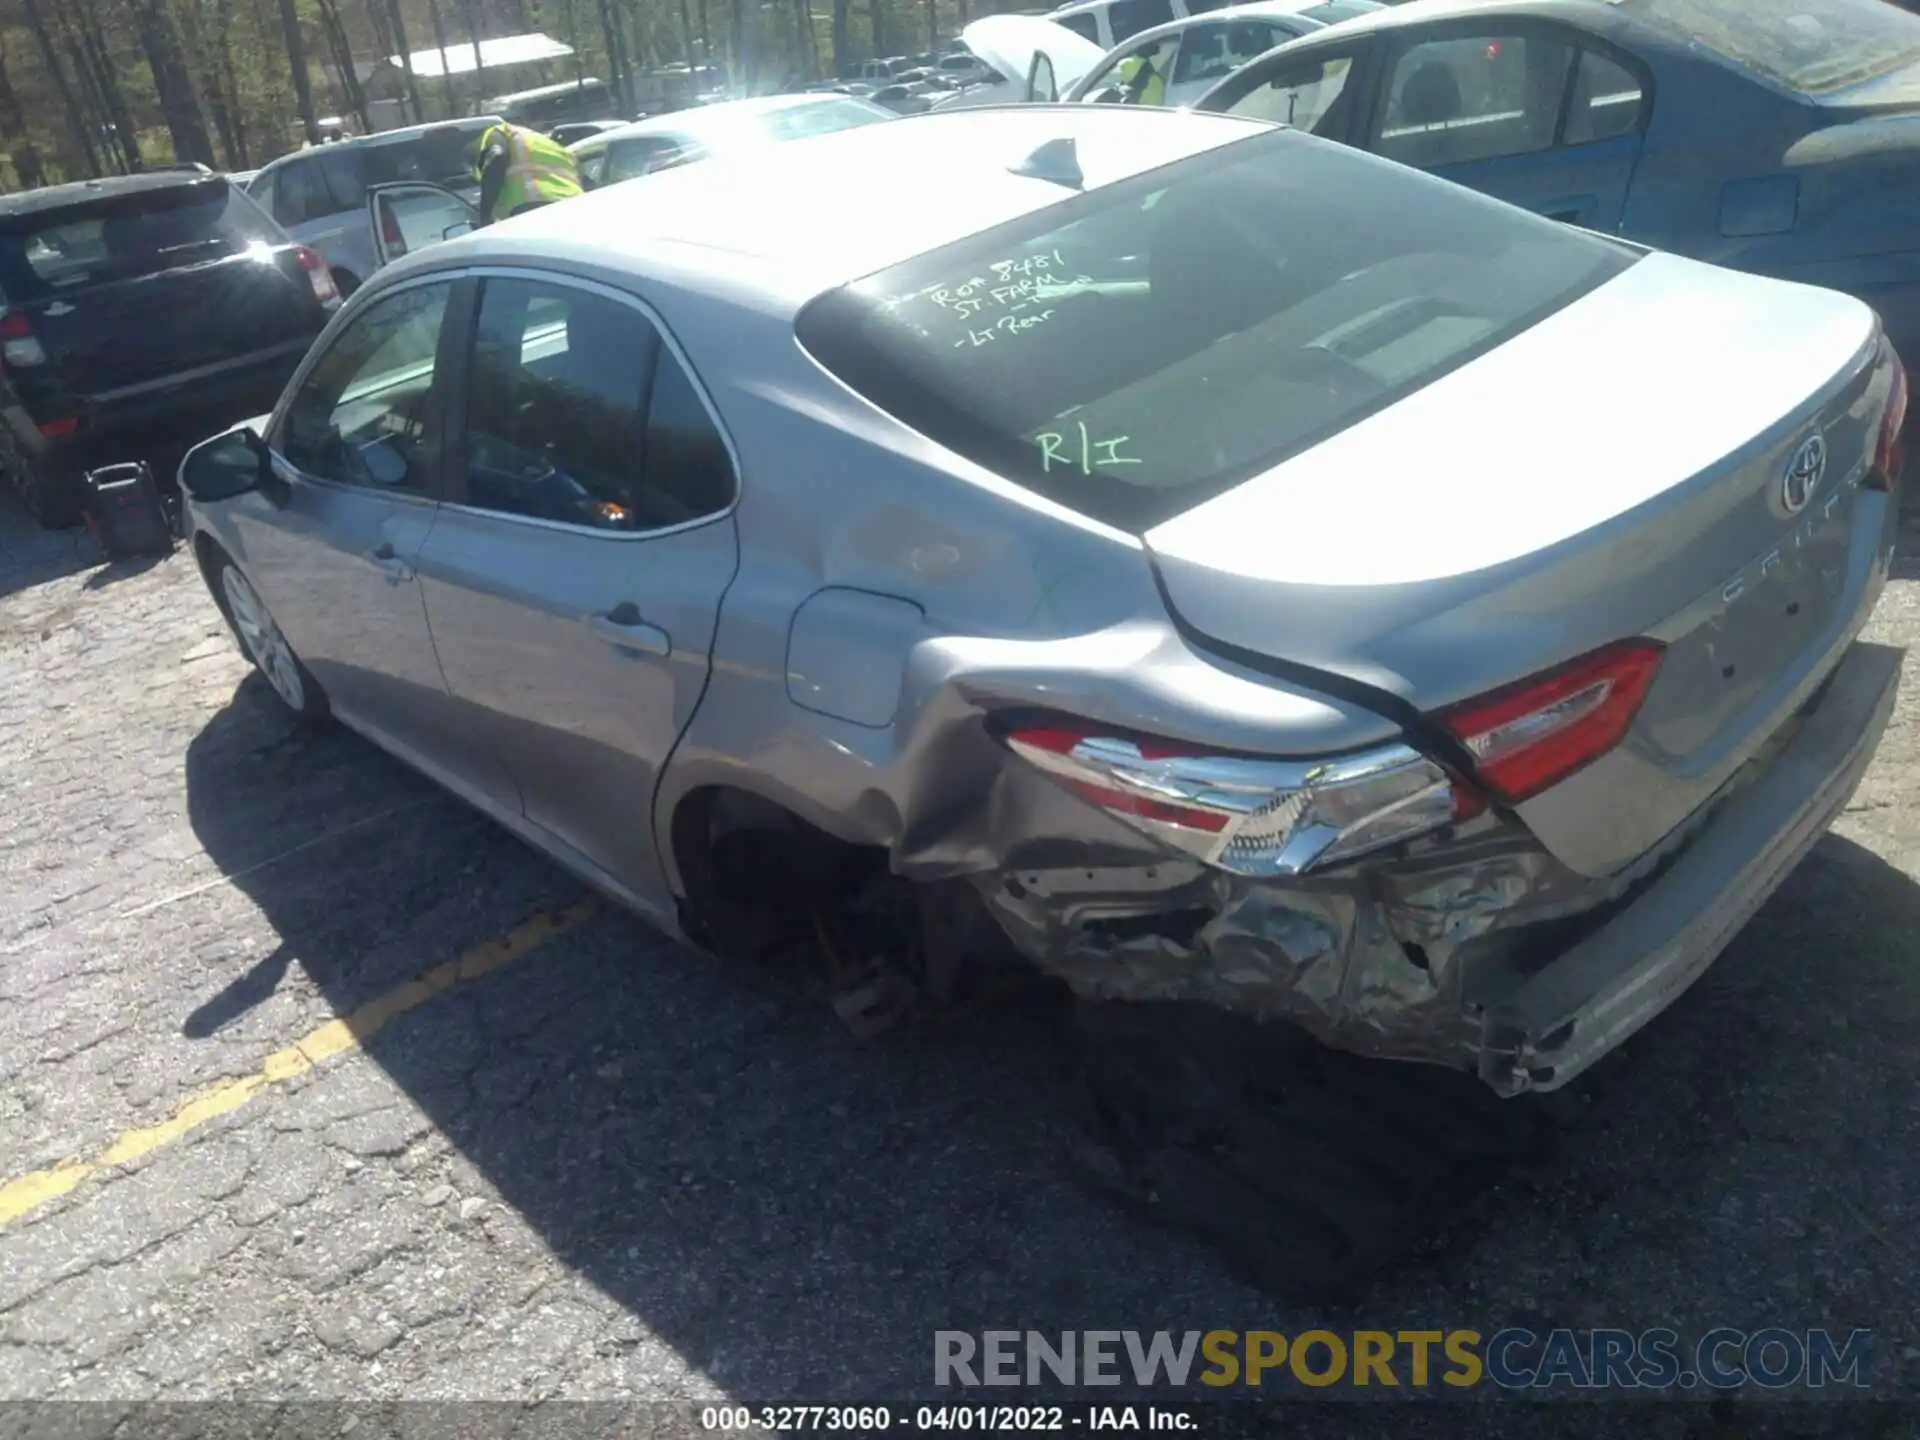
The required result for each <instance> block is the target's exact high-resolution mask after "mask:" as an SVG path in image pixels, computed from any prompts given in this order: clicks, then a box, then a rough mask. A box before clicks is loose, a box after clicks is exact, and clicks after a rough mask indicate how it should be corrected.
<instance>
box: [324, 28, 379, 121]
mask: <svg viewBox="0 0 1920 1440" xmlns="http://www.w3.org/2000/svg"><path fill="white" fill-rule="evenodd" d="M320 26H321V28H322V29H323V30H324V31H325V32H326V36H327V45H328V48H330V49H331V50H332V51H333V64H334V68H335V69H337V70H338V71H339V72H340V88H341V89H342V90H343V91H345V92H346V102H347V108H348V109H350V110H352V111H353V113H354V114H355V115H356V116H358V117H359V120H360V133H361V134H362V135H371V134H372V133H373V117H372V116H370V115H369V114H368V113H367V92H366V91H365V90H364V89H362V88H361V85H360V77H359V76H358V75H357V74H355V73H354V69H353V46H352V45H351V44H349V43H348V41H347V27H346V26H345V25H343V24H342V23H341V21H340V7H339V6H338V5H337V4H335V3H334V0H320Z"/></svg>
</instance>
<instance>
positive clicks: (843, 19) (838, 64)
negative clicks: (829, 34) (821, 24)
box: [833, 0, 853, 80]
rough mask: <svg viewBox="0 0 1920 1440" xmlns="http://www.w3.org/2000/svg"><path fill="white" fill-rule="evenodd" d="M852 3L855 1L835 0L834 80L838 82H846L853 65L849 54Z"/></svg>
mask: <svg viewBox="0 0 1920 1440" xmlns="http://www.w3.org/2000/svg"><path fill="white" fill-rule="evenodd" d="M852 3H853V0H833V78H834V79H836V80H844V79H845V78H846V76H847V70H848V68H849V67H850V66H851V65H852V64H853V60H852V57H851V56H849V55H848V54H847V21H848V19H849V16H848V14H847V12H848V10H849V9H850V8H851V7H852Z"/></svg>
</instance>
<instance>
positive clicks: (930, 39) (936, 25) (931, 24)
mask: <svg viewBox="0 0 1920 1440" xmlns="http://www.w3.org/2000/svg"><path fill="white" fill-rule="evenodd" d="M939 48H940V5H939V0H927V49H928V51H930V52H931V51H934V50H938V49H939Z"/></svg>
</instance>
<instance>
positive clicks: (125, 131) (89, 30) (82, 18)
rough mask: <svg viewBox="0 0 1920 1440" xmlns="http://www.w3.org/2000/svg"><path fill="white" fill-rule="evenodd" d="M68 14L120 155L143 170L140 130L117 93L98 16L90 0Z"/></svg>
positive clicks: (75, 7) (132, 167) (115, 77)
mask: <svg viewBox="0 0 1920 1440" xmlns="http://www.w3.org/2000/svg"><path fill="white" fill-rule="evenodd" d="M69 16H70V18H72V19H73V20H74V21H75V23H76V24H77V25H78V26H79V30H80V47H81V49H82V50H83V51H84V52H85V54H86V56H87V60H88V62H89V64H90V67H91V69H92V71H93V83H94V85H95V86H96V87H97V88H98V89H99V91H100V101H101V105H102V107H103V108H104V109H105V111H106V116H107V123H108V124H110V125H112V126H113V134H114V139H115V140H116V141H117V142H118V144H119V147H120V156H121V158H122V159H123V160H124V161H125V162H126V167H127V169H129V170H144V169H145V168H146V162H145V160H144V159H143V157H142V156H141V154H140V131H139V129H138V128H137V127H136V126H135V125H134V123H133V112H132V111H131V110H129V109H128V108H127V101H126V96H125V95H123V94H122V93H121V90H120V81H119V78H118V77H117V76H116V75H115V73H114V68H113V56H112V55H111V54H110V53H109V52H108V50H107V42H106V38H105V35H104V32H102V30H101V29H100V19H99V17H98V16H97V15H96V14H94V11H93V6H92V4H91V3H90V0H80V3H79V4H78V5H75V6H73V7H72V9H71V10H70V12H69Z"/></svg>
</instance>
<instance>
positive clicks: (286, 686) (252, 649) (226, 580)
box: [220, 558, 330, 725]
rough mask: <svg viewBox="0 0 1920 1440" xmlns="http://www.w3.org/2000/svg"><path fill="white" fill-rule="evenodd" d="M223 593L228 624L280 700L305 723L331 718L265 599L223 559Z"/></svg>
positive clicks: (321, 693) (322, 694)
mask: <svg viewBox="0 0 1920 1440" xmlns="http://www.w3.org/2000/svg"><path fill="white" fill-rule="evenodd" d="M220 593H221V595H222V596H223V597H224V598H225V600H226V611H227V620H228V623H229V624H231V625H232V626H233V633H234V634H235V636H237V637H238V639H239V641H240V648H241V649H242V650H243V651H245V652H246V656H247V658H248V659H249V660H251V661H252V662H253V664H254V667H255V668H256V669H257V670H259V672H260V674H261V675H262V676H263V677H265V679H266V682H267V684H268V685H270V686H272V687H273V693H274V694H275V695H277V696H279V697H280V703H281V704H283V705H285V706H286V707H287V709H288V710H289V711H291V712H292V713H293V716H294V718H295V719H297V720H299V721H300V722H301V723H302V724H303V725H319V724H323V723H324V722H325V721H326V720H327V719H328V717H329V714H330V712H329V710H328V708H327V695H326V691H324V690H322V689H321V688H320V682H319V681H318V680H315V679H314V678H313V674H312V672H311V671H309V670H308V669H307V667H306V666H305V665H303V664H301V663H300V657H299V656H297V655H295V654H294V653H293V646H292V645H290V644H289V643H288V642H287V637H286V636H285V635H284V634H283V633H281V630H280V626H279V624H278V623H277V622H276V621H275V620H274V618H273V615H272V614H271V612H269V611H268V609H267V605H266V602H265V601H264V600H262V599H261V598H260V594H259V592H258V591H257V590H255V589H254V588H253V584H252V582H251V581H249V580H248V579H247V577H246V576H245V575H242V574H241V573H240V568H239V567H238V566H237V565H235V564H234V563H233V562H232V561H231V560H228V559H224V558H223V559H222V560H221V561H220Z"/></svg>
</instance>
